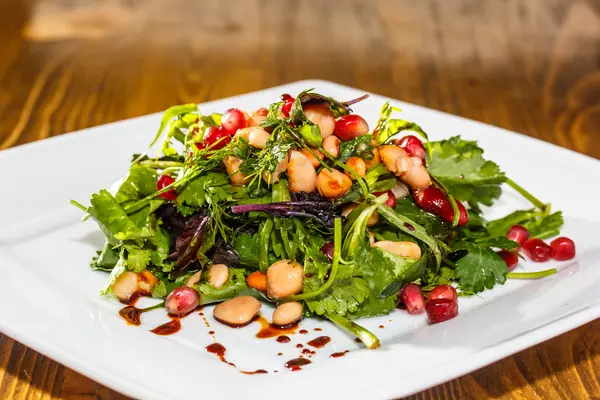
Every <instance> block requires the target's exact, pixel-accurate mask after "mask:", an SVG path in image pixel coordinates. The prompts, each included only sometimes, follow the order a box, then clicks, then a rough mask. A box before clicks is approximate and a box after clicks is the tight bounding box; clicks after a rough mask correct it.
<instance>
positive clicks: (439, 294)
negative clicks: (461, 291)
mask: <svg viewBox="0 0 600 400" xmlns="http://www.w3.org/2000/svg"><path fill="white" fill-rule="evenodd" d="M427 298H428V299H429V300H439V299H447V300H452V301H458V294H457V293H456V289H454V287H453V286H450V285H446V284H444V285H438V286H436V287H434V288H433V290H432V291H431V292H429V295H428V296H427Z"/></svg>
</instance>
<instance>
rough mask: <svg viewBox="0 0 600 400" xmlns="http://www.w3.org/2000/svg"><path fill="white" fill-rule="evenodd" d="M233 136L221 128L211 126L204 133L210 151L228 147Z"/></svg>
mask: <svg viewBox="0 0 600 400" xmlns="http://www.w3.org/2000/svg"><path fill="white" fill-rule="evenodd" d="M230 141H231V136H230V135H229V134H228V133H227V132H225V131H224V130H223V129H222V128H221V127H219V126H210V127H208V128H207V129H206V132H205V133H204V143H205V144H206V146H207V147H209V148H210V150H219V149H222V148H223V147H225V146H227V144H228V143H229V142H230Z"/></svg>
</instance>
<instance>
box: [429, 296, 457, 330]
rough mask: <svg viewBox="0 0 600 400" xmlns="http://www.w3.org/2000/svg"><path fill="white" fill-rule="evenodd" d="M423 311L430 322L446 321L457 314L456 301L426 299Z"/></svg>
mask: <svg viewBox="0 0 600 400" xmlns="http://www.w3.org/2000/svg"><path fill="white" fill-rule="evenodd" d="M425 311H427V317H428V318H429V322H431V323H432V324H437V323H439V322H444V321H448V320H449V319H452V318H454V317H456V316H457V315H458V302H456V301H452V300H448V299H433V300H428V301H427V303H426V304H425Z"/></svg>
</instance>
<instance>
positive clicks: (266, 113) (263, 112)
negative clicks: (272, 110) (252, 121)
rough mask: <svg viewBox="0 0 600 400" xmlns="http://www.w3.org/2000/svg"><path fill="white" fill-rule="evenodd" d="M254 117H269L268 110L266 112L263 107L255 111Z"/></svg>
mask: <svg viewBox="0 0 600 400" xmlns="http://www.w3.org/2000/svg"><path fill="white" fill-rule="evenodd" d="M256 115H260V116H261V117H266V116H267V115H269V110H267V109H266V108H264V107H261V108H259V109H258V110H256Z"/></svg>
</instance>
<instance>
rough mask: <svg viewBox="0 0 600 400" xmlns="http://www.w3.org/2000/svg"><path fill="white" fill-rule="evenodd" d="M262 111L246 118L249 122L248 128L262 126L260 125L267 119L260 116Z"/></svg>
mask: <svg viewBox="0 0 600 400" xmlns="http://www.w3.org/2000/svg"><path fill="white" fill-rule="evenodd" d="M259 112H260V110H257V111H254V112H253V113H252V114H250V116H249V118H246V121H248V122H247V123H248V126H260V123H261V122H263V121H264V120H265V119H267V117H266V116H264V115H260V114H259Z"/></svg>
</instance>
